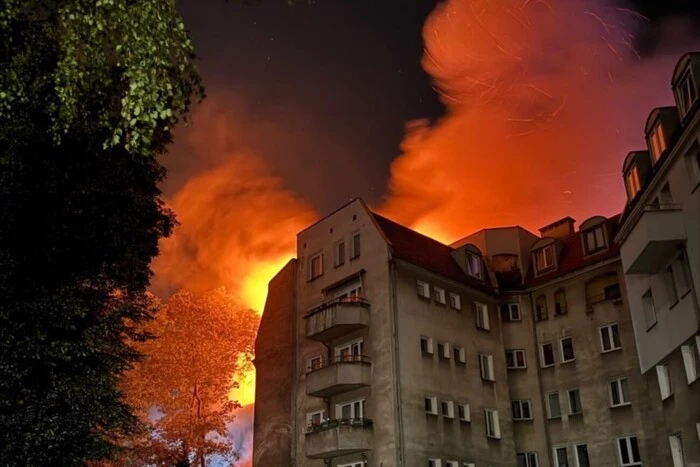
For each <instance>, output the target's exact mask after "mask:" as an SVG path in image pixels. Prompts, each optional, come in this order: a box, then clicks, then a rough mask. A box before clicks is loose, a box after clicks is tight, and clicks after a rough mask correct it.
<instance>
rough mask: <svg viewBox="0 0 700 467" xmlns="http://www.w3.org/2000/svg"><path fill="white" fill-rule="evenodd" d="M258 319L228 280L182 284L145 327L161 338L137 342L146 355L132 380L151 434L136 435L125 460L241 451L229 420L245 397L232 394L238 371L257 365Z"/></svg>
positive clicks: (192, 458)
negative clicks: (210, 287) (199, 288)
mask: <svg viewBox="0 0 700 467" xmlns="http://www.w3.org/2000/svg"><path fill="white" fill-rule="evenodd" d="M258 323H259V318H258V316H257V314H256V313H255V312H254V311H252V310H249V309H245V308H242V307H241V306H239V305H238V304H237V303H236V300H235V299H234V298H233V297H232V296H231V295H229V294H228V293H227V292H226V291H225V289H223V288H221V289H217V290H214V291H212V292H209V293H207V294H205V295H203V296H199V297H197V296H194V295H193V294H191V293H190V292H187V291H184V290H181V291H179V292H177V293H176V294H175V295H173V296H172V297H171V298H170V300H169V301H168V302H167V304H166V305H165V306H164V307H163V308H162V309H161V311H160V312H159V313H158V314H157V316H156V318H155V319H154V320H153V321H151V322H149V323H148V325H147V326H146V328H145V331H146V332H148V333H149V334H152V335H154V336H156V337H157V338H156V339H153V340H148V341H146V342H142V343H139V344H138V345H137V348H138V350H139V351H141V352H142V353H144V354H145V355H147V357H146V359H145V360H143V361H142V362H140V363H139V364H137V365H136V366H135V368H134V369H133V370H132V371H130V372H128V373H127V375H126V378H125V381H124V390H125V392H126V394H127V399H128V401H129V403H131V404H132V405H134V406H135V407H138V408H139V409H140V413H141V416H142V418H143V420H144V421H145V423H147V424H148V425H149V426H150V435H147V436H142V437H140V438H139V439H137V440H131V441H130V443H129V448H130V449H129V451H128V452H127V453H126V455H125V456H124V457H123V458H122V459H121V460H120V463H119V465H134V466H136V465H163V466H166V465H174V464H176V463H177V462H178V461H179V462H181V463H183V464H184V465H187V463H188V462H193V463H194V465H198V466H199V465H201V466H204V465H206V463H207V460H209V459H211V456H212V455H218V456H221V457H223V458H224V459H227V460H229V461H233V460H234V459H235V457H236V453H235V452H234V450H233V446H232V445H231V443H230V441H229V440H228V439H227V438H226V424H227V423H229V422H231V421H233V418H234V411H235V409H236V408H238V407H240V405H239V404H238V403H237V402H235V401H231V400H230V399H229V394H230V393H231V390H232V389H234V388H235V387H237V384H236V382H235V379H236V377H237V376H240V375H241V374H242V372H243V371H248V370H250V369H251V363H250V359H251V357H252V354H253V345H254V341H255V333H256V331H257V327H258Z"/></svg>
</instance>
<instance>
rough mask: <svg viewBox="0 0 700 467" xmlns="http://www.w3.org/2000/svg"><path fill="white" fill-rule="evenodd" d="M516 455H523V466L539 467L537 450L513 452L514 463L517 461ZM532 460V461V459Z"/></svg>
mask: <svg viewBox="0 0 700 467" xmlns="http://www.w3.org/2000/svg"><path fill="white" fill-rule="evenodd" d="M518 456H523V457H524V459H525V467H539V466H540V458H539V455H538V454H537V451H527V452H516V453H515V463H516V465H517V463H518ZM533 460H534V461H533Z"/></svg>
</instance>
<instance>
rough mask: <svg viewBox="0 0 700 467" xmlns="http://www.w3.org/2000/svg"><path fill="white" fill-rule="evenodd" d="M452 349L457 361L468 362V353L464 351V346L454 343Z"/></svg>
mask: <svg viewBox="0 0 700 467" xmlns="http://www.w3.org/2000/svg"><path fill="white" fill-rule="evenodd" d="M452 351H453V353H454V356H455V362H459V363H467V355H466V352H465V351H464V347H460V346H457V345H453V346H452Z"/></svg>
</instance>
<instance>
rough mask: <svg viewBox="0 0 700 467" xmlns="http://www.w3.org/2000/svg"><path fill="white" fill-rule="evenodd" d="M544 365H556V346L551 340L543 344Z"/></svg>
mask: <svg viewBox="0 0 700 467" xmlns="http://www.w3.org/2000/svg"><path fill="white" fill-rule="evenodd" d="M542 365H543V366H549V365H554V348H553V346H552V343H551V342H549V343H547V344H542Z"/></svg>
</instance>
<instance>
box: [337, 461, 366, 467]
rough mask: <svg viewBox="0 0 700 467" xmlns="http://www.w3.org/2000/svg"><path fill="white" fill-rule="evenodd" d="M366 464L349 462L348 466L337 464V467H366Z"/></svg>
mask: <svg viewBox="0 0 700 467" xmlns="http://www.w3.org/2000/svg"><path fill="white" fill-rule="evenodd" d="M366 466H367V463H366V462H365V461H359V462H357V461H355V462H350V463H349V464H338V467H366Z"/></svg>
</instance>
